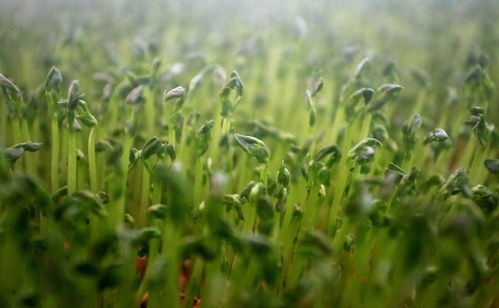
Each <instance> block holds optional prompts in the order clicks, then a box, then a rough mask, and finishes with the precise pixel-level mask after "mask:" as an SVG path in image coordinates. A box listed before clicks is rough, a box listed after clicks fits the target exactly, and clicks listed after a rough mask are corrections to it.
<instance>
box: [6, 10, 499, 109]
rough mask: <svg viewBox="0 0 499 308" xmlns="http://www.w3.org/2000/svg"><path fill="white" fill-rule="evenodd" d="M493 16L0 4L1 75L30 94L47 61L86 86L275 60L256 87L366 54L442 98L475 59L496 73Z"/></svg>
mask: <svg viewBox="0 0 499 308" xmlns="http://www.w3.org/2000/svg"><path fill="white" fill-rule="evenodd" d="M498 17H499V1H496V0H474V1H473V0H406V1H397V0H349V1H343V0H313V1H310V0H309V1H305V0H289V1H286V0H272V1H271V0H268V1H265V0H239V1H232V0H204V1H195V0H182V1H167V0H146V1H134V0H83V1H70V0H44V1H36V0H0V29H1V30H0V71H1V72H2V73H3V74H4V75H6V76H10V78H11V79H13V80H15V82H16V83H18V84H20V85H21V86H22V87H27V88H29V89H30V90H34V89H36V87H37V86H38V85H39V84H41V83H42V81H43V78H44V76H45V72H47V71H48V70H49V68H50V67H51V66H52V65H56V66H58V67H59V68H60V69H61V70H62V71H63V73H64V74H65V76H67V77H68V78H64V79H65V80H66V81H68V80H70V79H73V78H74V79H80V80H81V81H82V87H83V88H84V89H85V88H89V89H90V86H92V89H94V88H95V87H93V82H95V73H97V72H102V71H109V70H110V69H111V68H112V69H116V68H118V69H121V70H128V69H133V70H134V71H135V72H138V73H140V71H141V69H143V70H145V69H146V67H147V69H148V68H149V67H150V63H151V61H152V59H153V58H154V57H160V58H162V60H163V65H164V67H169V71H168V72H167V74H166V75H165V87H167V83H168V82H169V81H171V83H172V84H173V83H182V82H185V80H189V78H191V77H192V76H193V74H195V72H197V71H199V69H201V68H202V67H203V66H204V65H206V64H207V63H218V64H220V65H221V66H222V67H224V68H225V69H226V70H227V71H230V70H233V69H238V71H240V73H241V75H242V77H243V80H244V79H245V77H247V76H249V75H250V74H249V72H247V70H250V69H251V67H255V65H246V64H247V63H251V64H255V62H258V63H259V64H260V65H261V66H262V67H266V66H271V64H270V63H269V59H271V58H272V59H276V58H278V59H279V62H278V63H277V64H276V65H277V66H276V67H277V68H275V69H274V68H271V67H269V70H273V71H272V74H274V75H275V76H274V77H275V78H272V76H270V78H268V79H269V80H266V81H265V82H266V84H265V83H264V82H263V81H262V82H261V83H260V84H259V86H261V87H263V88H262V89H264V88H265V86H268V85H269V84H268V83H269V82H279V71H280V70H286V69H287V66H286V64H287V63H299V64H298V65H296V66H295V67H293V68H292V69H296V71H297V73H300V75H303V76H310V75H313V74H317V75H327V74H330V75H331V76H332V75H334V77H335V80H346V79H347V78H348V76H349V74H351V71H352V66H354V65H355V64H356V63H358V61H359V59H362V58H363V57H365V56H369V57H371V58H372V59H373V60H374V61H375V62H380V63H382V65H381V66H386V64H387V63H388V64H390V63H393V64H395V65H396V66H397V68H399V71H398V74H399V75H398V77H399V79H400V80H399V82H400V83H401V84H402V85H404V86H405V87H406V88H407V90H406V91H404V95H408V96H410V95H411V93H414V92H413V91H415V90H416V89H415V88H416V87H417V85H416V84H414V78H413V77H414V76H413V75H414V71H417V72H424V74H425V75H428V77H429V80H431V84H432V85H438V87H437V86H434V87H437V88H436V89H433V90H436V93H440V94H441V99H442V100H443V99H444V97H445V96H446V95H447V94H446V93H447V87H448V86H458V85H459V83H460V82H462V79H463V78H464V74H463V72H466V71H467V70H469V68H470V67H472V66H473V65H474V64H476V63H478V62H480V63H481V65H482V66H483V65H487V66H489V68H488V69H489V74H490V75H491V79H492V80H496V81H497V80H499V78H497V77H498V76H497V75H498V69H497V67H498V65H497V63H498V62H497V57H498V52H497V51H498V50H499V23H498V22H497V20H498ZM276 54H278V57H276ZM137 60H139V61H137ZM140 63H144V66H143V67H141V66H140ZM489 63H490V65H489ZM246 67H247V69H245V68H246ZM289 69H291V68H289ZM302 73H304V74H302ZM182 74H185V77H183V75H182ZM172 80H173V81H175V82H173V81H172ZM255 84H257V83H255ZM413 85H414V86H413ZM249 86H250V87H251V86H253V85H249ZM90 93H91V92H90ZM93 95H95V96H97V95H100V93H93ZM255 99H256V98H255ZM436 101H438V98H436ZM495 105H497V104H495ZM492 108H493V109H492V110H496V111H499V110H498V108H497V107H495V106H492ZM494 108H495V109H494ZM436 112H438V110H436ZM497 113H499V112H497Z"/></svg>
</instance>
